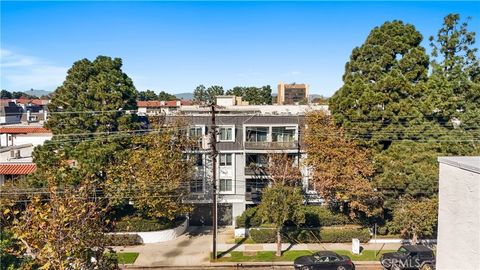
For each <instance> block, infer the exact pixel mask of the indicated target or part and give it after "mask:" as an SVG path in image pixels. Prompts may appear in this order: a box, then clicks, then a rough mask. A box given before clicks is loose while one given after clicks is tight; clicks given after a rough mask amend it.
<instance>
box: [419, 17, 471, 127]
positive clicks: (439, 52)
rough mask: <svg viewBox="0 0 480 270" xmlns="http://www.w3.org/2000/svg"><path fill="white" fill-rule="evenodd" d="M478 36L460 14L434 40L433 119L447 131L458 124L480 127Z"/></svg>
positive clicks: (430, 84) (431, 86)
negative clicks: (476, 46)
mask: <svg viewBox="0 0 480 270" xmlns="http://www.w3.org/2000/svg"><path fill="white" fill-rule="evenodd" d="M475 34H476V33H475V32H471V31H469V30H468V20H467V21H464V22H461V20H460V15H459V14H449V15H447V16H446V17H445V18H444V23H443V26H442V27H441V28H440V30H439V31H438V34H437V36H436V38H435V37H433V36H431V37H430V42H431V43H430V45H431V46H432V62H431V65H432V75H431V77H430V80H429V89H430V91H431V93H430V96H429V97H430V98H429V99H428V101H429V102H430V104H431V108H430V109H431V113H430V115H432V117H434V118H435V120H436V121H438V122H440V123H442V124H444V125H445V126H447V128H451V127H452V125H453V124H454V123H453V122H454V121H459V124H458V125H457V128H463V129H471V128H478V127H480V116H479V115H480V108H479V106H478V102H479V101H480V62H479V60H478V56H477V52H478V48H475V47H474V46H475Z"/></svg>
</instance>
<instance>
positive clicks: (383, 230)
mask: <svg viewBox="0 0 480 270" xmlns="http://www.w3.org/2000/svg"><path fill="white" fill-rule="evenodd" d="M377 234H379V235H386V234H388V229H387V227H386V226H382V227H377Z"/></svg>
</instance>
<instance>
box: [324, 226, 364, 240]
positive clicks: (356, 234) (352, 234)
mask: <svg viewBox="0 0 480 270" xmlns="http://www.w3.org/2000/svg"><path fill="white" fill-rule="evenodd" d="M352 238H358V240H360V242H362V243H365V242H368V240H370V232H369V231H368V230H367V229H357V228H323V229H322V230H321V231H320V239H321V241H322V242H323V243H348V242H351V241H352Z"/></svg>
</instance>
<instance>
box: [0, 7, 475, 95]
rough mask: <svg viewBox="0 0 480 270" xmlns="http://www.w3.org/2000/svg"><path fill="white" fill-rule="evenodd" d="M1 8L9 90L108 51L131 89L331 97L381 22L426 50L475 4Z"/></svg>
mask: <svg viewBox="0 0 480 270" xmlns="http://www.w3.org/2000/svg"><path fill="white" fill-rule="evenodd" d="M0 8H1V11H0V12H1V14H0V15H1V19H0V22H1V27H0V31H1V33H0V37H1V40H0V47H1V61H0V65H1V66H0V71H1V75H0V80H1V81H0V83H1V88H2V89H7V90H10V91H23V90H28V89H31V88H33V89H43V90H49V91H53V90H55V88H56V87H57V86H59V85H61V84H62V82H63V81H64V79H65V76H66V72H67V70H68V68H70V67H71V66H72V64H73V63H74V62H75V61H78V60H80V59H83V58H88V59H90V60H93V59H95V57H97V56H98V55H107V56H111V57H120V58H122V60H123V71H124V72H125V73H126V74H127V75H128V76H130V77H131V78H132V80H133V82H134V84H135V86H136V87H137V89H138V90H146V89H151V90H154V91H156V92H159V91H167V92H170V93H183V92H193V89H194V88H195V87H196V86H197V85H199V84H204V85H206V86H207V87H208V86H210V85H221V86H223V87H224V88H225V89H229V88H232V87H234V86H262V85H267V84H268V85H271V86H272V88H273V89H274V91H276V90H275V89H276V85H277V84H278V83H279V82H280V81H283V82H286V83H292V82H296V83H307V84H309V85H310V92H311V93H313V94H321V95H324V96H331V95H332V94H333V93H334V92H335V91H336V90H337V89H338V88H340V87H341V85H342V75H343V72H344V67H345V63H346V62H347V61H348V59H349V56H350V54H351V51H352V49H353V48H355V47H356V46H360V45H361V44H362V43H363V42H364V41H365V39H366V37H367V35H368V33H369V32H370V31H371V29H372V28H374V27H375V26H379V25H381V24H382V23H384V22H385V21H391V20H395V19H397V20H402V21H404V22H406V23H411V24H413V25H415V27H416V28H417V30H418V31H420V33H422V35H423V36H424V41H423V45H424V46H425V47H428V37H429V36H430V35H435V34H436V33H437V31H438V29H439V28H440V27H441V25H442V22H443V17H444V16H446V15H447V14H449V13H459V14H460V15H461V16H462V18H466V17H468V16H471V17H472V19H471V21H470V22H469V29H470V30H473V31H476V32H480V31H479V30H480V3H479V2H458V1H455V2H360V1H355V2H155V1H149V2H125V1H123V2H114V1H110V2H95V1H90V2H61V1H55V2H39V1H28V2H18V1H7V2H5V1H1V2H0ZM477 47H478V45H477ZM427 50H428V51H430V50H429V48H427Z"/></svg>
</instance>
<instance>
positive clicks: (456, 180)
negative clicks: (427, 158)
mask: <svg viewBox="0 0 480 270" xmlns="http://www.w3.org/2000/svg"><path fill="white" fill-rule="evenodd" d="M438 162H439V163H440V183H439V209H438V238H437V254H436V255H437V265H436V269H439V270H456V269H465V270H466V269H472V270H473V269H478V268H479V266H480V157H440V158H438Z"/></svg>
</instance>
